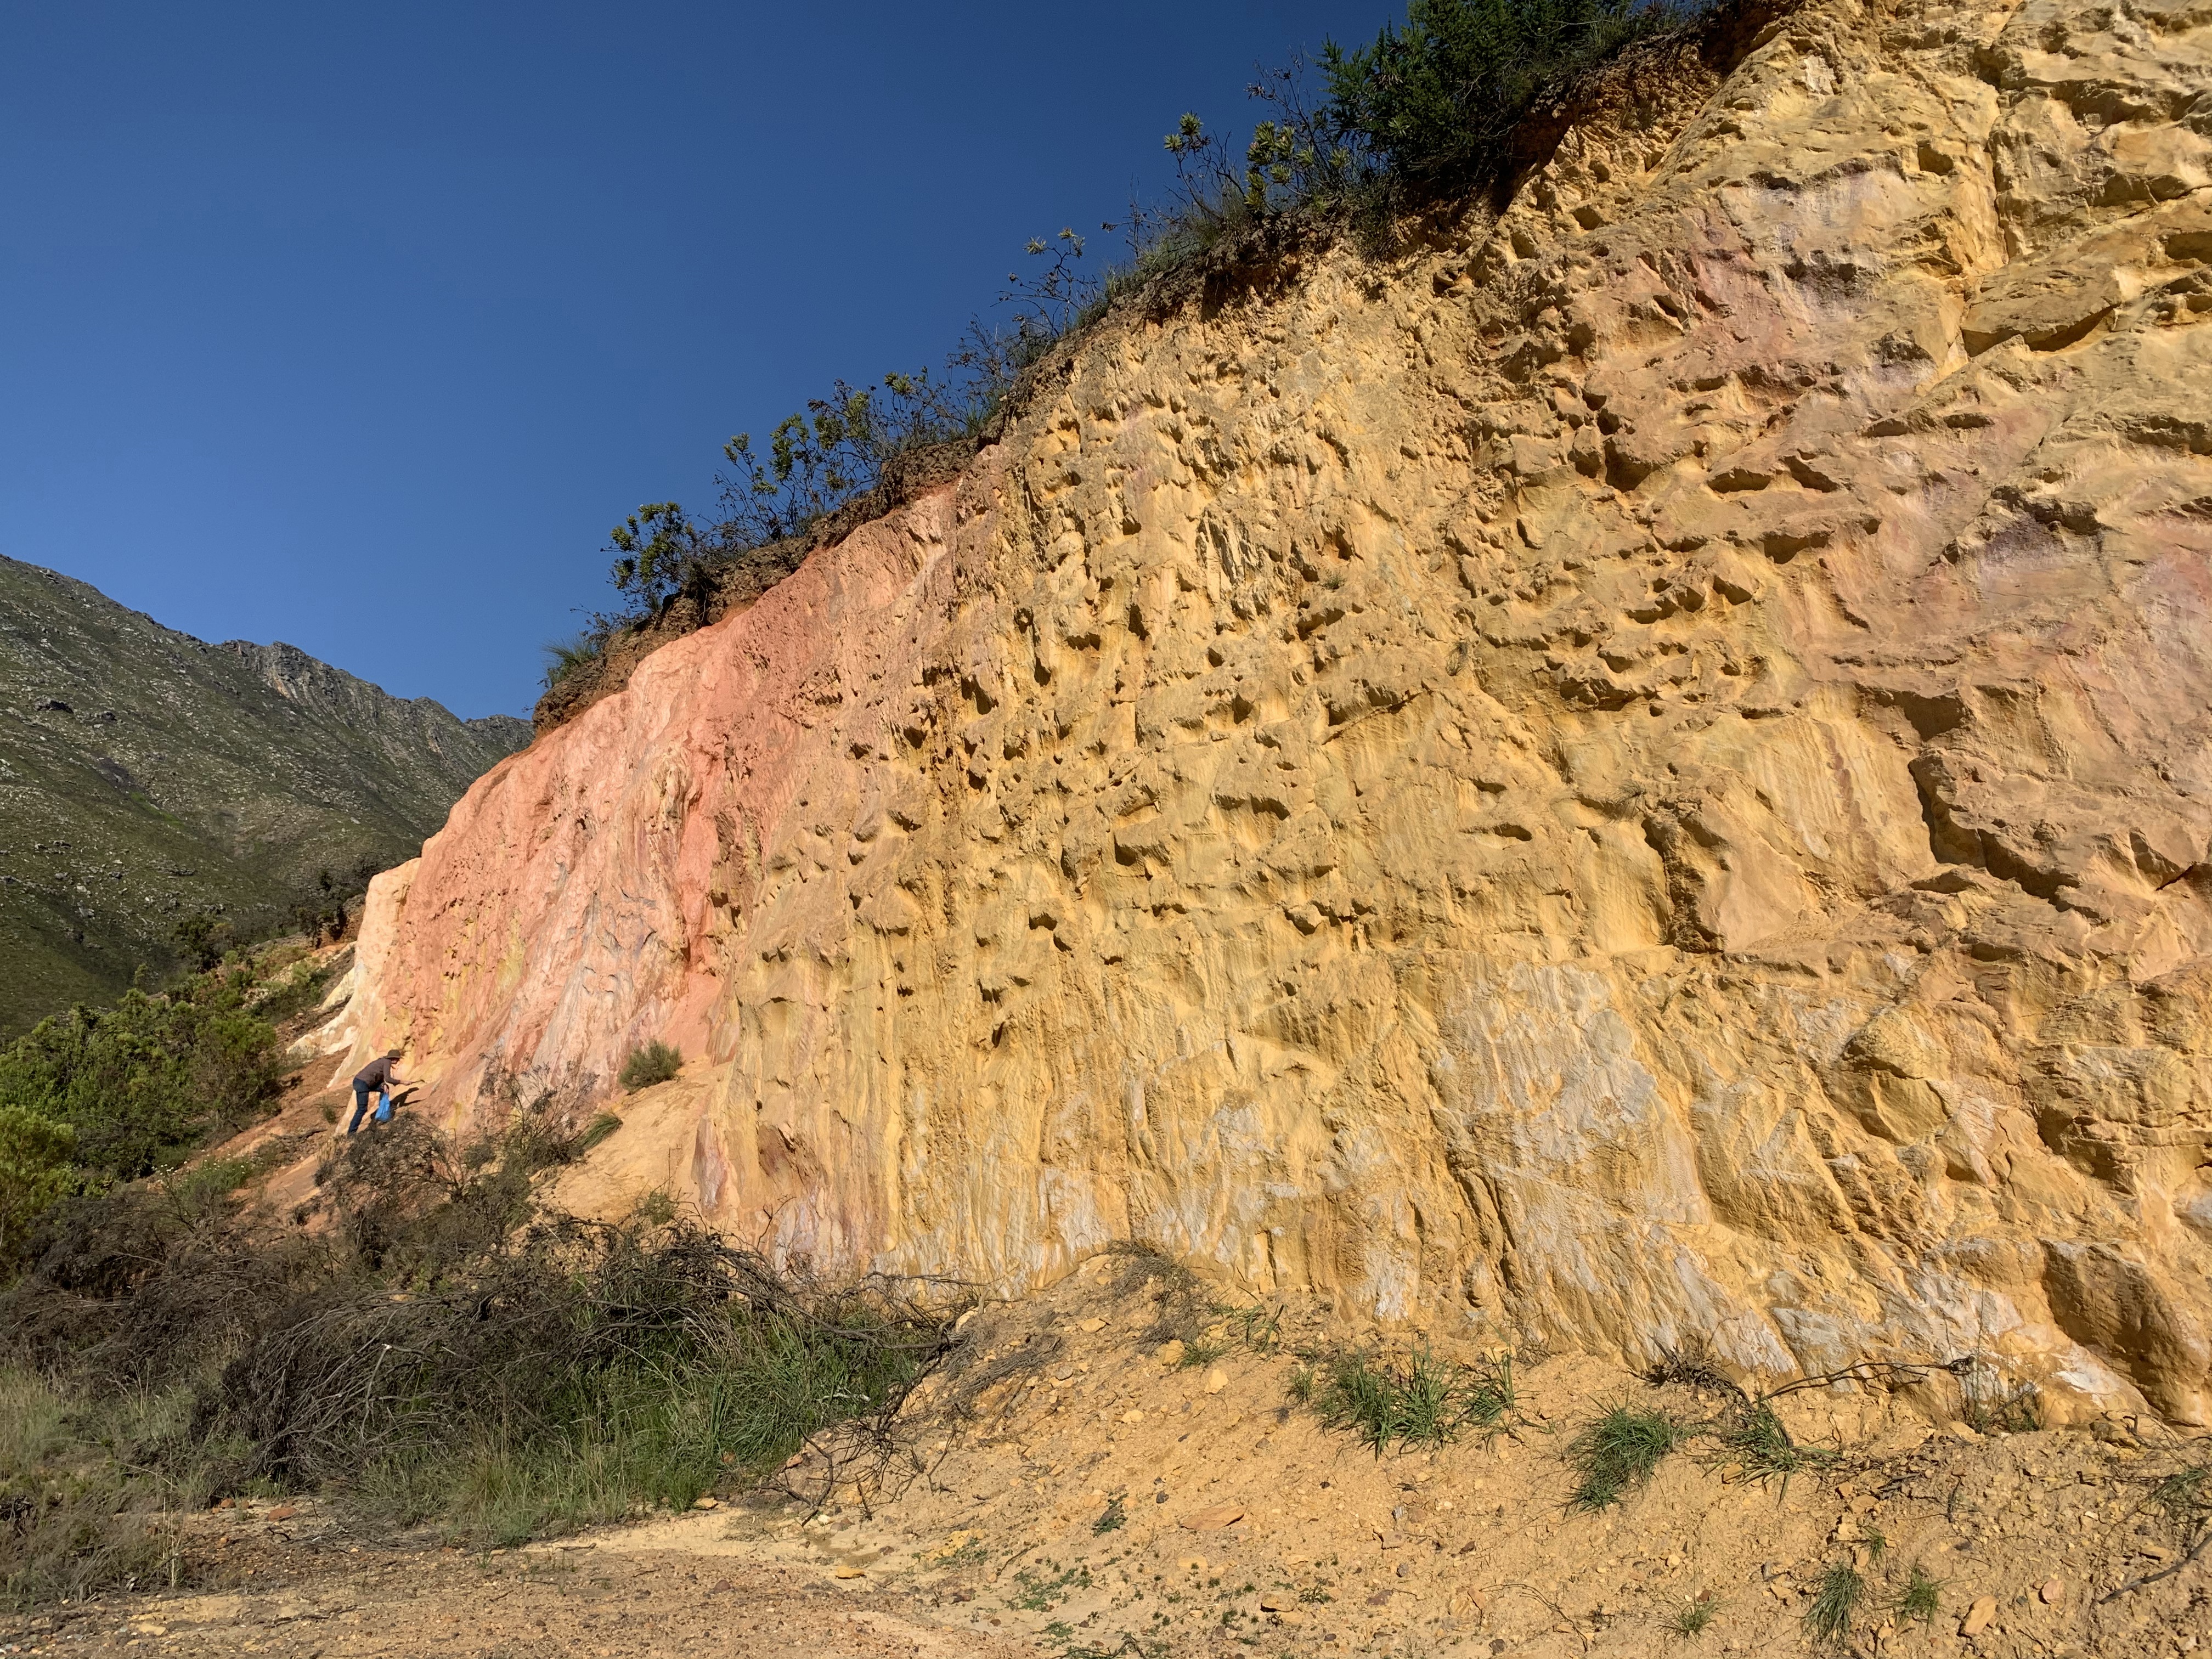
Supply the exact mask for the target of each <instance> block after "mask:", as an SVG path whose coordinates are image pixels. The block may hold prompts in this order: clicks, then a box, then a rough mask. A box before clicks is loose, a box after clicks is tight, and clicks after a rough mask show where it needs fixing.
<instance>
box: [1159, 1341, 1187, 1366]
mask: <svg viewBox="0 0 2212 1659" xmlns="http://www.w3.org/2000/svg"><path fill="white" fill-rule="evenodd" d="M1152 1358H1155V1359H1157V1360H1158V1361H1159V1362H1160V1364H1163V1365H1179V1364H1182V1338H1181V1337H1172V1338H1170V1339H1169V1340H1167V1341H1165V1342H1163V1343H1161V1344H1160V1346H1158V1347H1157V1348H1155V1349H1153V1350H1152Z"/></svg>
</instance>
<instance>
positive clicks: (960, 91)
mask: <svg viewBox="0 0 2212 1659" xmlns="http://www.w3.org/2000/svg"><path fill="white" fill-rule="evenodd" d="M1401 12H1402V7H1401V5H1399V4H1397V3H1395V0H1288V3H1279V4H1275V5H1262V4H1255V3H1246V0H1201V3H1197V4H1193V3H1188V0H1124V3H1121V4H1118V5H1104V6H1098V5H1089V6H1062V5H1039V4H1036V3H1035V0H1028V3H1021V4H1012V3H1008V4H999V3H973V4H954V5H942V6H915V5H891V4H883V3H876V0H854V3H850V4H847V5H843V6H838V7H831V6H826V5H806V4H800V5H797V6H778V7H771V6H765V5H753V4H745V3H727V4H721V5H713V4H704V3H681V0H669V3H653V0H642V3H637V0H633V3H629V4H621V5H617V4H612V3H605V4H598V5H573V4H559V3H546V4H533V5H522V4H510V5H484V4H469V3H455V0H449V3H442V4H436V5H429V4H404V3H402V4H387V5H378V6H360V5H340V4H336V3H327V0H287V3H276V4H252V3H239V0H209V3H201V4H193V5H179V4H177V3H174V0H161V3H150V0H149V3H101V0H4V3H0V317H4V318H5V319H6V320H5V324H4V325H0V552H5V553H7V554H9V555H11V556H14V557H16V558H19V559H27V560H29V561H31V562H34V563H38V564H43V565H47V566H50V567H52V568H55V569H58V570H62V571H65V572H67V573H68V574H70V575H73V576H77V577H81V578H82V579H83V580H87V581H89V582H91V583H93V584H94V585H95V586H98V587H100V588H101V589H102V590H103V591H105V592H107V593H109V594H111V595H112V596H113V597H114V598H116V599H119V600H121V601H122V602H123V603H125V604H126V605H131V606H133V607H135V608H137V609H138V610H142V611H147V612H149V613H150V614H151V615H152V616H154V617H156V618H157V619H159V620H160V621H161V622H164V623H168V624H169V625H171V626H172V627H176V628H181V629H185V630H186V631H188V632H190V633H193V634H197V635H200V636H201V637H203V638H204V639H210V640H223V639H234V638H245V639H252V640H261V641H267V640H272V639H282V640H285V641H289V642H291V643H292V644H294V645H297V646H299V647H301V648H303V649H305V650H307V651H309V652H311V653H313V654H315V655H316V656H319V657H322V658H324V659H327V660H329V661H331V662H334V663H337V665H340V666H342V667H344V668H347V669H349V670H351V671H354V672H356V673H357V674H361V675H362V676H364V677H365V678H369V679H372V680H374V681H376V682H378V683H379V684H382V685H384V686H385V687H386V689H387V690H392V691H395V692H398V693H400V694H402V695H405V696H435V697H437V698H439V699H440V700H441V701H443V702H446V703H447V705H448V706H450V707H451V708H453V709H454V710H455V711H456V712H458V713H460V714H488V713H492V712H495V711H501V710H505V711H509V712H513V713H526V712H527V710H528V708H529V706H530V704H531V702H532V700H533V698H534V697H535V696H536V693H537V677H538V671H539V669H540V665H541V658H540V653H539V647H540V646H541V645H542V643H543V642H544V641H546V640H548V639H550V638H552V637H554V636H556V635H565V634H567V633H569V632H571V631H573V629H574V626H575V623H576V620H577V618H576V617H575V616H574V614H573V613H574V611H575V610H576V609H577V608H579V607H582V608H591V607H593V606H597V605H603V604H604V603H605V599H606V598H607V592H606V590H605V586H604V580H605V568H606V562H607V560H606V556H605V555H604V554H603V553H602V552H601V551H600V549H601V547H602V546H603V544H605V539H606V530H607V526H610V525H611V524H612V523H614V522H615V521H616V520H617V519H618V518H620V517H621V516H622V515H623V513H626V512H628V511H629V510H630V509H631V508H632V507H635V506H636V505H637V504H638V503H639V502H640V501H649V500H659V499H662V498H665V497H671V496H672V497H674V498H676V499H678V500H681V501H684V502H685V503H686V504H687V505H689V506H691V507H694V508H695V509H699V508H706V507H710V506H711V505H712V499H713V496H714V489H713V486H712V483H711V478H712V475H713V472H714V468H715V465H716V464H717V461H718V459H719V456H718V450H719V447H720V443H721V441H723V440H724V439H725V438H726V437H727V436H728V435H730V434H731V433H732V432H735V431H738V430H740V429H750V430H753V431H755V432H759V431H762V430H763V429H764V428H767V427H769V426H771V425H773V424H774V423H775V421H776V420H777V419H778V418H780V417H781V416H783V415H785V414H787V413H788V412H789V411H790V410H792V409H793V408H794V407H796V406H797V405H798V404H799V403H800V402H801V401H803V400H804V399H805V398H806V397H807V396H808V395H810V394H811V393H812V392H816V391H817V390H819V389H820V388H822V387H823V386H825V385H826V384H827V383H828V382H829V380H831V379H833V378H835V377H836V376H840V375H842V376H844V377H845V378H847V379H849V380H854V381H861V380H869V379H872V378H873V377H875V376H878V375H880V374H882V373H883V372H884V370H885V369H887V368H893V367H908V368H911V367H918V366H920V365H921V364H924V363H932V364H933V363H935V362H939V361H940V360H941V359H942V357H943V356H944V353H945V350H946V349H948V348H949V347H950V346H951V343H953V341H954V339H955V337H957V335H958V333H959V332H960V331H961V329H962V328H963V325H965V323H966V321H967V319H969V317H970V316H971V315H973V314H975V313H978V312H979V311H982V310H984V309H986V308H987V307H988V306H989V304H990V302H991V301H992V300H993V299H994V296H995V295H996V294H997V293H998V291H999V289H1000V288H1002V287H1003V286H1004V281H1003V279H1004V277H1005V275H1006V271H1007V270H1008V269H1009V268H1010V267H1012V266H1013V265H1017V264H1020V263H1021V259H1020V249H1021V246H1022V244H1023V242H1024V240H1025V239H1026V238H1027V237H1029V236H1030V235H1032V234H1039V233H1049V232H1051V231H1052V230H1054V229H1056V228H1059V227H1060V225H1062V224H1073V225H1075V226H1077V227H1078V228H1095V227H1096V225H1097V222H1099V221H1100V220H1102V219H1105V218H1111V217H1114V216H1115V214H1116V211H1117V210H1119V209H1120V208H1121V206H1122V205H1123V204H1124V203H1125V202H1126V201H1127V194H1128V190H1129V187H1130V185H1132V184H1133V183H1136V184H1139V185H1143V186H1145V187H1146V191H1147V192H1148V193H1150V194H1153V195H1158V193H1159V191H1160V190H1161V189H1162V187H1163V185H1164V180H1165V179H1166V178H1167V177H1168V173H1167V170H1166V167H1165V165H1164V163H1165V158H1164V155H1163V154H1162V152H1161V149H1160V135H1161V134H1163V133H1164V132H1165V131H1168V130H1169V129H1170V126H1172V125H1173V124H1174V122H1175V119H1176V116H1177V115H1179V114H1180V113H1181V112H1182V111H1183V110H1185V109H1195V110H1197V111H1199V112H1200V113H1201V114H1203V115H1204V116H1206V118H1207V120H1208V122H1209V125H1214V126H1217V127H1224V126H1226V127H1233V128H1236V129H1237V130H1239V131H1242V130H1243V129H1245V128H1248V127H1249V125H1250V122H1251V120H1252V118H1253V115H1252V112H1251V108H1250V106H1249V105H1248V103H1247V100H1245V98H1244V96H1243V87H1244V85H1245V83H1246V82H1248V81H1249V79H1250V78H1251V75H1252V71H1253V70H1254V68H1255V65H1258V64H1279V63H1284V62H1286V61H1288V59H1289V58H1291V55H1292V54H1293V53H1294V52H1297V51H1298V50H1299V49H1301V48H1304V49H1308V50H1310V49H1312V48H1315V47H1316V46H1318V45H1319V44H1320V42H1321V40H1322V37H1323V36H1325V35H1328V34H1330V33H1334V34H1336V35H1337V36H1339V37H1340V38H1342V39H1346V40H1356V39H1365V38H1367V37H1368V36H1370V35H1371V34H1372V33H1373V32H1374V31H1375V30H1376V28H1377V27H1380V26H1381V24H1382V23H1383V21H1386V20H1387V19H1389V18H1391V17H1394V16H1396V15H1401Z"/></svg>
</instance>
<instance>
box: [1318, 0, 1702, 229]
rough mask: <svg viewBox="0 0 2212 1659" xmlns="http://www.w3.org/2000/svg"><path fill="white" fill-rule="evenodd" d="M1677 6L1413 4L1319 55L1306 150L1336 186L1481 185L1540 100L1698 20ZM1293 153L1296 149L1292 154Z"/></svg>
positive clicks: (1525, 1)
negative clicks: (1324, 161) (1349, 46)
mask: <svg viewBox="0 0 2212 1659" xmlns="http://www.w3.org/2000/svg"><path fill="white" fill-rule="evenodd" d="M1698 9H1701V8H1699V7H1698V6H1696V4H1695V3H1694V0H1689V3H1677V0H1411V3H1409V4H1408V6H1407V11H1406V21H1405V24H1404V25H1403V27H1387V26H1386V27H1384V29H1383V32H1382V33H1381V34H1379V35H1378V36H1376V39H1375V40H1374V42H1373V43H1372V44H1371V45H1370V46H1362V47H1360V48H1358V49H1357V50H1356V51H1351V52H1346V50H1344V49H1343V48H1342V47H1340V46H1337V45H1336V44H1335V43H1334V41H1332V42H1330V43H1329V44H1328V46H1326V47H1324V48H1323V50H1322V70H1323V72H1324V74H1325V76H1326V77H1327V80H1328V106H1327V107H1326V109H1325V110H1324V111H1323V112H1322V116H1321V118H1320V121H1319V122H1318V123H1317V124H1316V139H1315V140H1314V141H1313V142H1312V143H1310V145H1309V147H1310V148H1313V149H1316V150H1317V151H1318V152H1319V153H1320V154H1321V155H1328V156H1333V157H1334V158H1336V159H1335V161H1334V166H1333V168H1332V169H1331V170H1332V171H1333V172H1334V173H1337V174H1339V175H1343V174H1346V173H1350V172H1351V171H1352V170H1355V169H1356V170H1358V171H1359V172H1360V173H1364V174H1365V175H1366V176H1368V177H1370V178H1376V177H1380V178H1387V179H1393V180H1396V181H1401V182H1402V183H1403V184H1404V185H1407V186H1410V187H1411V188H1412V189H1413V190H1415V191H1426V192H1449V191H1456V190H1461V189H1464V188H1465V187H1467V186H1468V185H1474V184H1480V183H1483V182H1486V181H1487V180H1488V179H1489V178H1490V177H1492V175H1494V174H1495V173H1496V172H1497V170H1498V167H1499V166H1500V164H1501V163H1502V162H1504V161H1505V159H1506V158H1507V156H1508V155H1509V153H1510V139H1511V137H1512V136H1513V132H1514V129H1515V128H1516V126H1518V125H1520V123H1521V121H1522V119H1523V118H1525V117H1526V116H1527V115H1528V111H1529V108H1530V106H1532V105H1533V104H1534V102H1535V100H1536V99H1537V97H1538V96H1539V95H1540V94H1542V93H1544V92H1546V91H1547V90H1552V91H1557V90H1560V89H1563V88H1565V86H1566V85H1567V84H1568V83H1569V82H1571V81H1572V80H1573V79H1574V78H1575V77H1576V76H1578V75H1581V74H1583V72H1585V71H1586V70H1589V69H1591V68H1593V67H1595V65H1596V64H1600V63H1602V62H1603V61H1604V60H1605V59H1606V58H1609V57H1610V56H1612V55H1613V53H1614V52H1618V51H1619V50H1620V48H1621V47H1622V46H1626V45H1627V44H1628V43H1629V42H1630V41H1632V40H1638V39H1640V38H1642V37H1644V36H1645V35H1649V34H1653V33H1657V32H1658V31H1659V30H1661V29H1662V28H1666V27H1672V26H1674V25H1678V24H1680V23H1681V22H1684V21H1687V20H1688V19H1689V18H1690V17H1691V16H1692V15H1694V13H1695V12H1696V11H1697V10H1698ZM1291 149H1292V150H1295V149H1297V145H1296V144H1295V143H1293V144H1292V145H1291Z"/></svg>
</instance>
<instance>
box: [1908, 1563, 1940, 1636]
mask: <svg viewBox="0 0 2212 1659" xmlns="http://www.w3.org/2000/svg"><path fill="white" fill-rule="evenodd" d="M1942 1610H1943V1580H1942V1579H1941V1578H1933V1577H1929V1572H1928V1569H1927V1568H1925V1567H1923V1566H1922V1565H1920V1564H1919V1563H1918V1562H1917V1561H1916V1562H1914V1563H1913V1564H1912V1575H1911V1577H1909V1578H1907V1579H1906V1580H1905V1589H1903V1590H1902V1591H1900V1592H1899V1595H1898V1598H1897V1611H1898V1613H1899V1615H1900V1616H1901V1617H1903V1618H1906V1619H1917V1620H1920V1622H1921V1623H1922V1624H1923V1625H1925V1624H1931V1623H1933V1622H1934V1621H1935V1618H1936V1614H1937V1613H1941V1612H1942Z"/></svg>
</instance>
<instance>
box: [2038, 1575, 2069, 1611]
mask: <svg viewBox="0 0 2212 1659" xmlns="http://www.w3.org/2000/svg"><path fill="white" fill-rule="evenodd" d="M2035 1593H2036V1595H2038V1596H2039V1597H2040V1598H2042V1601H2043V1605H2044V1606H2045V1607H2057V1605H2058V1603H2059V1602H2060V1601H2063V1600H2064V1599H2065V1595H2066V1581H2065V1580H2064V1579H2063V1578H2046V1579H2045V1580H2044V1581H2043V1583H2041V1584H2039V1585H2038V1586H2037V1588H2036V1591H2035Z"/></svg>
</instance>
